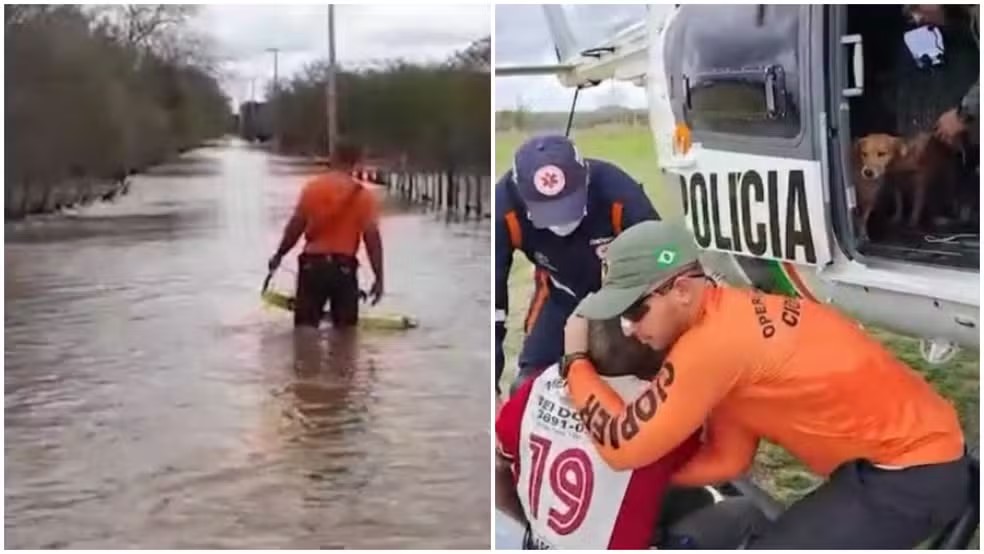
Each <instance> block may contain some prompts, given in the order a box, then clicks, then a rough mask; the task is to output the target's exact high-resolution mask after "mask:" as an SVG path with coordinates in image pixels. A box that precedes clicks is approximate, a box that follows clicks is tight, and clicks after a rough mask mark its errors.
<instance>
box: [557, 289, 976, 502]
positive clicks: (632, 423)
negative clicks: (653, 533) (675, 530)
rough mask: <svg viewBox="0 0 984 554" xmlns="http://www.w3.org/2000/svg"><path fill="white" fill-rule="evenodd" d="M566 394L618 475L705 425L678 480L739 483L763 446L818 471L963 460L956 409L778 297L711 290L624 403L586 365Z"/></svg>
mask: <svg viewBox="0 0 984 554" xmlns="http://www.w3.org/2000/svg"><path fill="white" fill-rule="evenodd" d="M568 387H569V391H570V393H571V396H572V398H573V400H574V404H575V405H576V406H577V408H578V409H580V410H581V415H582V418H584V420H585V421H586V427H587V429H589V430H590V433H591V435H592V437H593V438H594V441H595V443H596V445H597V446H598V448H599V450H600V452H601V454H602V456H603V457H604V458H605V460H606V462H608V463H609V464H611V465H612V466H613V467H615V468H618V469H627V468H637V467H641V466H644V465H646V464H649V463H651V462H653V461H655V460H658V459H659V458H661V457H662V456H664V455H665V454H666V453H667V452H669V451H670V450H671V449H672V448H673V447H675V446H676V445H678V444H679V443H680V442H682V441H683V440H684V439H686V438H687V437H688V436H690V434H691V433H693V432H694V431H695V430H696V429H698V428H700V427H701V426H702V425H704V424H705V423H706V433H707V436H706V437H705V443H704V444H703V445H702V447H701V449H700V451H699V452H698V453H697V454H696V455H695V457H694V458H693V459H691V461H690V462H689V463H688V464H687V465H686V466H684V467H683V468H682V469H681V470H680V472H679V473H678V474H677V476H676V477H674V481H675V482H677V483H679V484H690V485H698V484H709V483H714V482H721V481H726V480H729V479H732V478H734V477H737V476H739V475H741V474H742V473H744V472H745V471H746V470H747V469H748V467H749V465H750V464H751V461H752V458H753V456H754V454H755V451H756V448H757V445H758V442H759V439H761V438H766V439H769V440H771V441H773V442H775V443H777V444H779V445H780V446H782V447H783V448H785V449H786V450H788V451H789V452H790V453H792V454H793V455H794V456H796V457H797V458H799V460H800V461H802V462H803V463H804V464H805V465H806V466H808V467H809V468H810V469H811V470H812V471H814V472H815V473H818V474H820V475H828V474H830V473H831V472H832V471H833V470H834V469H835V468H836V467H837V466H838V465H840V464H842V463H843V462H846V461H848V460H853V459H867V460H870V461H871V462H873V463H875V464H882V465H890V466H912V465H921V464H932V463H942V462H948V461H953V460H956V459H958V458H960V457H961V456H962V455H963V448H964V440H963V432H962V431H961V429H960V424H959V421H958V419H957V415H956V411H955V410H954V409H953V407H952V406H951V405H950V404H949V403H948V402H947V401H946V400H945V399H944V398H943V397H941V396H940V395H939V394H937V392H936V391H935V390H933V388H932V387H931V386H930V385H929V384H927V383H926V381H924V380H923V378H922V377H921V376H920V375H919V374H918V373H916V372H915V371H914V370H912V369H911V368H909V367H908V366H906V365H905V364H904V363H902V362H900V361H898V360H897V359H895V358H894V357H893V356H892V354H891V353H889V352H888V351H887V350H886V349H885V348H884V347H883V346H882V345H881V344H880V343H878V342H877V341H876V340H875V339H873V338H871V337H869V336H868V335H867V334H865V332H864V331H863V330H862V329H861V328H860V326H859V325H858V324H857V323H855V322H853V321H851V320H850V319H848V318H846V317H845V316H843V315H841V314H840V313H838V312H837V311H835V310H834V309H832V308H830V307H828V306H824V305H822V304H817V303H814V302H809V301H805V300H797V299H794V298H788V297H784V296H774V295H764V294H761V293H757V292H754V291H747V290H740V289H733V288H725V287H720V288H717V287H715V288H710V289H708V290H707V292H706V294H705V298H704V305H703V307H702V314H701V316H700V319H699V321H698V323H697V324H696V326H694V327H693V328H692V329H691V330H690V331H688V332H687V333H685V334H684V335H683V336H682V337H680V339H679V340H678V341H677V343H676V344H675V345H674V346H673V347H672V349H671V351H670V352H669V355H668V356H667V358H666V360H665V362H664V365H663V367H662V369H661V371H660V372H659V374H658V375H657V376H656V378H655V379H654V380H653V386H652V387H651V388H650V389H648V390H647V391H646V393H644V394H643V395H642V396H640V397H639V398H638V399H636V400H635V401H634V402H632V403H630V404H628V405H626V404H625V403H624V402H622V400H621V398H620V397H619V396H618V395H617V394H616V393H615V392H614V391H613V390H612V389H610V388H609V387H608V385H607V384H606V383H605V382H604V381H603V380H602V379H601V378H599V377H598V375H597V374H596V373H595V371H594V368H593V367H592V366H591V362H590V361H586V360H579V361H577V362H575V363H574V365H572V367H571V369H570V373H569V375H568Z"/></svg>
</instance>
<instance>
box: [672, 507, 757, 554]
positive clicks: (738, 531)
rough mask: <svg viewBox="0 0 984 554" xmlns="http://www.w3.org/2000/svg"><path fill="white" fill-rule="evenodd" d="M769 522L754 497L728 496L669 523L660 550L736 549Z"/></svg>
mask: <svg viewBox="0 0 984 554" xmlns="http://www.w3.org/2000/svg"><path fill="white" fill-rule="evenodd" d="M768 523H769V520H768V519H767V518H766V517H765V514H763V513H762V511H761V510H759V509H758V506H756V505H755V502H753V501H752V499H750V498H744V497H740V496H735V497H728V498H725V499H723V500H721V501H720V502H718V503H716V504H711V505H710V506H705V507H703V508H700V509H698V510H696V511H694V512H692V513H688V514H686V515H684V516H682V517H679V518H677V519H676V520H675V521H672V522H669V523H668V524H667V526H666V528H665V529H664V530H663V533H662V535H663V536H662V538H661V540H660V541H659V543H658V544H659V548H661V549H664V550H679V549H701V550H735V549H737V548H739V547H740V546H742V545H743V544H744V543H745V542H746V541H747V540H748V539H749V538H750V537H751V536H753V535H755V534H756V533H759V532H761V530H762V529H763V528H765V527H766V526H767V525H768Z"/></svg>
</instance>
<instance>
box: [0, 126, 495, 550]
mask: <svg viewBox="0 0 984 554" xmlns="http://www.w3.org/2000/svg"><path fill="white" fill-rule="evenodd" d="M311 171H312V169H311V168H310V167H309V166H305V165H304V164H301V163H298V162H297V161H295V160H290V159H287V158H280V157H277V156H273V155H271V154H268V153H266V152H263V151H260V150H257V149H253V148H251V147H249V146H247V145H246V144H244V143H242V142H239V141H235V140H229V141H226V142H223V143H221V144H218V145H215V146H211V147H206V148H202V149H199V150H195V151H192V152H189V153H187V154H186V155H185V156H183V157H182V158H181V159H179V160H177V161H176V162H174V163H171V164H168V165H165V166H161V167H158V168H156V169H155V170H154V171H151V172H150V173H149V174H148V175H144V176H140V177H137V178H135V179H134V182H133V185H132V187H131V190H130V194H129V195H127V196H125V197H123V198H121V199H120V200H118V201H117V202H115V203H113V204H102V205H96V206H90V207H87V208H83V209H80V210H78V211H75V212H71V213H65V214H60V215H53V216H44V217H40V218H35V219H31V220H28V221H24V222H18V223H9V224H6V225H5V235H6V237H5V244H4V253H5V260H4V266H5V272H6V275H5V281H4V282H5V286H6V292H5V319H4V338H5V349H4V364H5V371H6V378H5V417H4V421H5V444H4V447H5V455H6V467H5V491H4V498H5V539H6V546H7V547H8V548H47V547H62V548H187V547H200V548H332V547H336V548H337V547H345V548H403V547H413V548H449V547H450V548H488V547H489V544H490V539H489V537H490V528H489V523H490V508H489V505H490V495H489V491H490V483H489V475H490V456H489V431H488V427H489V420H490V417H489V416H490V411H491V398H490V387H489V375H490V373H489V371H490V369H489V368H490V351H489V344H490V342H489V341H490V339H489V337H490V323H489V322H490V318H489V305H490V293H489V289H490V285H489V283H490V267H489V250H490V238H489V235H490V233H489V224H488V222H487V221H481V222H478V223H474V222H472V223H453V224H447V223H445V222H444V221H443V220H442V219H441V218H440V216H436V215H433V214H424V213H419V212H411V211H407V210H403V209H401V208H399V207H397V206H390V205H388V204H387V207H386V209H385V212H384V213H385V215H384V219H383V224H382V232H383V241H384V248H385V255H386V270H387V275H386V277H387V296H386V297H385V298H384V300H383V302H382V303H381V304H380V306H379V308H380V309H382V310H384V311H388V312H397V313H405V314H410V315H413V316H415V317H416V318H418V319H419V320H420V322H421V325H420V328H418V329H414V330H410V331H405V332H386V331H365V330H363V331H361V332H359V333H357V334H356V335H355V336H340V335H335V334H333V333H331V331H330V330H325V331H323V332H322V333H321V334H320V335H318V336H314V337H312V336H310V335H307V336H303V335H298V336H295V334H294V332H293V330H292V325H291V319H290V315H289V314H288V313H286V312H279V311H276V310H275V309H271V308H268V307H265V306H263V305H262V304H261V302H260V298H259V287H260V284H261V282H262V279H263V277H264V275H265V270H266V260H267V258H268V256H269V255H270V254H271V252H272V250H273V249H274V248H275V246H276V242H277V240H278V238H279V234H280V231H281V229H282V226H283V224H284V222H285V220H286V218H287V217H288V215H289V213H290V210H291V209H292V206H293V203H294V201H295V199H296V195H297V192H298V191H299V188H300V186H301V185H302V184H303V181H304V179H305V176H306V175H309V174H310V173H311ZM361 258H362V259H363V260H365V257H364V254H363V255H362V256H361ZM284 265H285V266H294V267H296V262H295V261H294V258H293V254H292V255H291V259H290V261H286V260H285V262H284ZM365 265H366V267H365V269H364V270H363V271H362V272H361V273H362V275H361V278H362V283H363V286H364V287H366V288H367V287H368V286H369V284H370V282H371V277H370V274H371V271H369V270H368V264H365ZM291 278H292V276H291V275H290V274H289V273H288V272H281V273H279V274H278V275H277V277H276V278H275V279H274V282H275V283H276V284H277V285H278V288H279V289H281V290H283V289H287V290H292V289H293V284H292V282H291Z"/></svg>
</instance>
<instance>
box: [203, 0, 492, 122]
mask: <svg viewBox="0 0 984 554" xmlns="http://www.w3.org/2000/svg"><path fill="white" fill-rule="evenodd" d="M196 24H197V26H198V27H199V28H200V29H201V30H202V31H204V32H205V33H207V34H208V35H209V36H211V37H212V39H213V40H214V41H215V43H216V47H217V50H218V54H219V56H220V57H221V59H223V60H224V62H223V64H222V70H223V73H224V74H225V78H224V79H223V81H224V83H223V85H224V87H225V89H226V94H228V95H229V96H230V97H232V100H233V102H234V103H235V104H236V105H238V103H239V102H242V101H245V100H248V99H249V96H250V87H251V79H255V94H256V98H257V99H263V93H264V91H265V90H266V87H267V85H269V84H270V83H271V82H272V80H273V54H272V53H270V52H267V51H266V50H267V49H268V48H279V49H280V50H281V51H280V54H279V62H278V65H279V74H280V78H281V79H283V78H285V77H290V75H291V74H293V73H295V72H297V71H298V70H300V69H301V68H302V67H303V66H304V65H305V64H307V63H309V62H311V61H314V60H317V59H323V58H327V57H328V31H327V29H328V10H327V6H317V5H302V6H289V5H283V6H236V5H225V4H223V5H209V6H203V7H202V8H201V12H200V14H199V15H198V17H197V21H196ZM491 30H492V29H491V7H490V6H479V5H458V6H419V5H387V6H368V5H355V6H336V7H335V32H336V35H337V36H336V39H335V50H336V57H337V58H338V62H339V63H340V64H345V65H354V64H360V63H365V62H370V61H373V60H382V59H387V58H393V57H403V58H405V59H408V60H412V61H440V60H443V59H445V58H446V57H448V56H449V55H450V54H451V53H453V52H454V51H455V50H458V49H461V48H464V47H466V46H468V45H469V44H470V43H471V42H472V41H475V40H477V39H480V38H482V37H485V36H488V35H489V34H490V33H491Z"/></svg>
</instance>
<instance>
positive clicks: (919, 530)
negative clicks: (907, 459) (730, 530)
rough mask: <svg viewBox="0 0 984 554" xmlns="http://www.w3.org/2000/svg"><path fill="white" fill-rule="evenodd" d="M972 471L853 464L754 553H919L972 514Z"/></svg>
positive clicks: (770, 531)
mask: <svg viewBox="0 0 984 554" xmlns="http://www.w3.org/2000/svg"><path fill="white" fill-rule="evenodd" d="M971 471H972V468H971V465H970V463H969V459H968V458H966V457H964V458H962V459H960V460H957V461H955V462H949V463H945V464H935V465H926V466H916V467H911V468H907V469H902V470H885V469H880V468H877V467H875V466H873V465H872V464H871V463H869V462H867V461H863V460H860V461H854V462H849V463H845V464H843V465H842V466H840V467H838V468H837V470H836V471H834V473H833V474H831V476H830V479H828V480H827V482H825V483H824V484H823V485H821V486H820V487H819V488H817V489H816V490H815V491H813V492H812V493H810V494H809V495H808V496H807V497H806V498H803V499H802V500H800V501H799V502H796V503H795V504H793V505H792V506H791V507H790V508H789V509H788V510H786V511H785V512H784V513H783V514H782V515H781V516H779V518H778V519H777V520H776V521H775V522H773V523H771V524H770V525H769V526H768V527H767V528H766V529H765V530H764V531H763V532H762V533H761V535H760V536H758V537H756V538H753V539H752V540H751V541H750V544H749V545H748V548H750V549H805V548H809V549H814V548H822V549H832V550H839V549H845V548H849V549H885V548H890V549H909V548H913V547H915V546H917V545H919V544H920V543H921V542H922V541H924V540H926V539H927V538H930V537H931V536H932V535H933V534H934V533H936V532H938V531H940V530H942V529H943V528H944V527H945V526H946V525H947V524H948V523H951V522H953V521H954V520H956V519H957V518H958V517H959V516H960V514H961V512H962V511H963V510H964V509H966V507H967V506H968V503H969V502H971V501H972V498H973V497H972V496H971V490H970V489H971V486H972V482H973V481H972V479H971ZM975 489H976V487H975ZM975 492H976V491H975Z"/></svg>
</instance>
